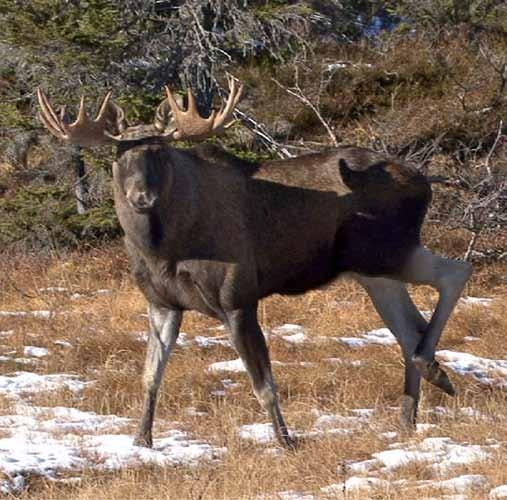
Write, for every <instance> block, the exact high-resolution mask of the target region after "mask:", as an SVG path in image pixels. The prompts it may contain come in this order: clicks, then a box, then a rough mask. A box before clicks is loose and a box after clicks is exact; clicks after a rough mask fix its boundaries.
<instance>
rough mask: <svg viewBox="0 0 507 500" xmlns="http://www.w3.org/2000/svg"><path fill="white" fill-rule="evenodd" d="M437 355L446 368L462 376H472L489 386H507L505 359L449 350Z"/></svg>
mask: <svg viewBox="0 0 507 500" xmlns="http://www.w3.org/2000/svg"><path fill="white" fill-rule="evenodd" d="M436 354H437V356H438V358H439V361H440V362H441V363H442V364H443V365H444V366H447V367H448V368H450V369H451V370H453V371H455V372H456V373H459V374H460V375H471V376H472V377H473V378H474V379H475V380H477V381H478V382H480V383H481V384H484V385H487V386H495V387H506V386H507V360H505V359H488V358H481V357H479V356H474V355H473V354H468V353H466V352H458V351H449V350H443V351H437V353H436Z"/></svg>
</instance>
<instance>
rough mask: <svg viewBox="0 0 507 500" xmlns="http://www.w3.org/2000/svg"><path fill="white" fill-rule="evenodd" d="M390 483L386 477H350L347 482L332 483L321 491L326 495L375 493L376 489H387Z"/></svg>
mask: <svg viewBox="0 0 507 500" xmlns="http://www.w3.org/2000/svg"><path fill="white" fill-rule="evenodd" d="M389 486H390V483H389V481H386V480H385V479H378V478H376V477H357V476H352V477H349V478H348V479H347V480H346V481H345V483H339V484H331V485H329V486H326V487H324V488H321V489H320V491H322V493H324V494H326V495H342V494H343V493H345V494H347V493H352V494H357V493H361V494H363V495H364V494H367V493H374V492H375V490H386V489H387V488H389Z"/></svg>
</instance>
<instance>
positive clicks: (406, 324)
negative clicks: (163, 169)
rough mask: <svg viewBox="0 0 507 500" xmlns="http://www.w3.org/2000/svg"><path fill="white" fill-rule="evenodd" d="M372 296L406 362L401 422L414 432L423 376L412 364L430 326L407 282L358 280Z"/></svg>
mask: <svg viewBox="0 0 507 500" xmlns="http://www.w3.org/2000/svg"><path fill="white" fill-rule="evenodd" d="M357 280H358V281H359V283H360V284H361V285H362V286H363V287H364V288H365V290H366V291H367V292H368V295H369V296H370V298H371V300H372V302H373V305H374V306H375V309H376V310H377V312H378V313H379V315H380V317H381V318H382V320H383V321H384V323H385V325H386V326H387V327H388V328H389V329H390V330H391V332H392V333H393V334H394V336H395V337H396V339H397V340H398V343H399V344H400V347H401V350H402V353H403V358H404V361H405V387H404V394H403V399H402V403H401V416H400V422H401V425H402V427H404V428H406V429H407V430H411V429H413V428H414V427H415V424H416V419H417V407H418V404H419V394H420V386H421V375H420V373H419V371H418V370H417V368H416V366H415V365H414V363H413V361H412V356H413V355H414V351H415V349H416V347H417V345H418V343H419V342H420V340H421V339H422V335H423V333H424V332H425V330H426V328H427V326H428V323H427V321H426V320H425V319H424V317H423V316H422V315H421V313H420V312H419V310H418V309H417V307H416V306H415V304H414V303H413V301H412V299H411V298H410V295H409V294H408V291H407V288H406V286H405V284H404V283H401V282H399V281H395V280H391V279H387V278H367V277H364V276H360V277H358V279H357Z"/></svg>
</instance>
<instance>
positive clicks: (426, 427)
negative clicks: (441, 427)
mask: <svg viewBox="0 0 507 500" xmlns="http://www.w3.org/2000/svg"><path fill="white" fill-rule="evenodd" d="M415 427H416V428H415V431H416V432H417V433H418V434H422V433H424V432H426V431H430V430H431V429H436V428H437V426H436V425H435V424H425V423H422V424H416V426H415Z"/></svg>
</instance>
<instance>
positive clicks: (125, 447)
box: [0, 287, 507, 500]
mask: <svg viewBox="0 0 507 500" xmlns="http://www.w3.org/2000/svg"><path fill="white" fill-rule="evenodd" d="M40 291H47V292H53V293H55V292H58V293H60V292H69V290H67V289H63V288H62V289H58V288H57V287H54V289H51V288H47V289H41V290H40ZM99 292H101V291H98V292H95V293H93V294H92V295H100V294H102V292H101V293H99ZM103 292H104V294H106V293H110V291H109V290H104V291H103ZM89 295H90V294H88V296H89ZM491 300H492V299H482V298H477V297H465V298H463V299H461V300H460V305H461V306H462V307H468V306H488V305H490V304H491ZM54 315H55V313H54V312H53V311H44V310H41V311H0V316H4V317H17V316H21V317H23V316H31V317H36V318H42V319H49V318H52V317H53V316H54ZM217 330H218V329H217ZM220 331H221V329H220ZM13 333H14V332H13V331H10V330H8V331H2V332H0V337H8V336H10V335H12V334H13ZM270 333H271V334H273V335H275V336H277V337H278V338H281V339H282V340H283V341H285V342H287V343H289V344H294V345H299V344H304V343H310V342H318V341H321V340H325V341H334V342H340V343H342V344H345V345H348V346H350V347H354V348H355V347H364V346H366V345H371V344H376V345H385V346H391V345H395V344H396V343H397V342H396V339H395V338H394V336H393V335H392V333H391V332H390V331H389V330H388V329H387V328H380V329H377V330H372V331H370V332H366V333H362V334H360V335H359V336H358V337H314V338H312V337H308V336H307V335H306V333H305V331H304V328H303V327H302V326H300V325H293V324H285V325H282V326H280V327H277V328H273V329H272V331H271V332H270ZM136 335H138V336H140V337H141V338H145V337H146V333H139V334H136ZM178 344H179V345H180V346H183V347H184V346H188V345H190V344H193V345H197V346H198V347H202V348H212V347H214V346H223V347H231V345H230V342H229V340H228V339H227V338H226V337H224V336H223V335H222V336H203V335H198V336H196V337H194V338H190V337H189V336H187V335H186V334H185V333H181V334H180V337H179V339H178ZM53 345H55V346H59V347H61V348H72V347H73V346H72V344H70V343H69V342H67V341H63V340H62V341H58V340H57V341H53ZM55 350H56V349H55ZM50 354H51V353H50V351H49V350H48V349H47V348H42V347H35V346H25V347H24V348H23V355H24V356H25V358H13V357H11V356H13V355H15V351H14V352H10V353H4V355H3V356H0V361H16V362H19V363H40V362H41V359H40V358H45V357H47V356H49V355H50ZM4 358H5V359H4ZM438 359H439V361H440V362H441V363H442V364H443V365H445V366H447V367H449V368H450V369H452V370H454V371H456V372H458V373H459V374H462V375H472V376H473V377H474V378H475V379H476V380H478V381H479V382H481V383H484V384H486V385H494V386H501V387H504V386H506V385H507V361H506V360H492V359H486V358H480V357H478V356H473V355H471V354H467V353H460V352H454V351H439V352H438ZM323 361H325V362H329V363H350V362H348V361H347V360H341V359H338V358H328V359H326V360H323ZM352 363H354V366H356V365H357V366H362V365H363V364H364V363H366V362H365V361H363V360H355V361H353V362H352ZM273 365H275V366H276V365H282V366H292V365H297V366H300V365H302V366H306V365H305V364H300V363H280V362H277V361H273ZM208 371H209V372H211V373H220V372H224V371H225V372H227V371H229V372H237V373H239V372H245V368H244V366H243V363H242V361H241V360H240V359H233V360H230V361H220V362H216V363H212V364H211V365H210V366H209V367H208ZM90 383H93V382H89V381H83V380H81V379H80V378H79V377H78V376H76V375H73V374H65V373H56V374H49V375H40V374H36V373H31V372H24V371H19V372H14V373H10V374H7V375H2V376H0V394H2V395H5V396H6V397H8V398H10V399H11V400H13V405H12V407H11V410H10V411H11V412H12V413H11V414H9V415H3V416H0V436H2V437H1V438H0V472H3V473H5V474H6V475H7V477H9V478H10V479H9V480H6V481H0V493H8V494H13V493H16V492H19V491H21V490H22V489H23V488H24V484H25V482H24V475H25V474H27V473H35V474H40V475H42V476H45V477H47V478H49V479H52V480H55V479H57V480H60V479H64V478H62V474H64V475H68V474H79V471H80V470H82V469H84V468H98V469H118V468H123V467H129V466H136V465H141V464H158V465H174V464H182V465H193V464H196V463H197V462H198V461H200V460H209V459H217V458H220V457H222V456H223V454H224V453H225V452H226V450H225V449H224V448H218V447H214V446H212V445H210V444H209V443H206V442H203V441H199V440H196V439H192V438H190V437H189V436H188V435H187V434H186V433H184V432H182V431H180V430H177V429H166V430H165V431H160V432H158V433H157V435H158V436H160V437H159V439H156V440H155V442H154V448H153V449H151V450H150V449H146V448H141V447H137V446H134V445H133V443H132V426H133V424H134V422H132V421H131V420H130V419H127V418H124V417H119V416H117V415H98V414H96V413H93V412H85V411H81V410H78V409H73V408H65V407H54V408H50V407H36V406H31V405H30V404H29V403H28V401H29V400H28V397H29V396H30V395H32V394H36V393H40V392H44V391H55V390H58V389H60V388H66V389H68V390H71V391H74V392H79V391H82V390H83V389H84V388H85V387H86V386H87V385H88V384H90ZM221 384H222V386H223V389H221V390H219V391H216V392H217V395H218V393H220V395H224V394H225V390H227V389H231V388H234V387H237V386H238V385H240V384H237V383H236V382H234V381H232V380H230V379H223V380H222V381H221ZM373 412H374V410H372V409H358V410H350V412H349V413H350V414H349V415H336V414H328V413H322V412H320V411H318V410H313V411H312V414H313V415H314V417H315V421H314V424H313V426H312V428H311V429H310V430H308V431H301V430H295V431H293V432H292V434H293V435H294V436H295V437H296V438H302V439H305V438H310V439H313V438H322V437H324V438H326V437H329V435H333V434H335V435H351V434H353V433H355V432H360V431H361V429H364V428H365V427H366V426H368V425H377V424H374V423H371V422H372V421H373V418H372V414H373ZM187 413H188V415H190V416H196V417H197V416H203V415H206V414H205V413H203V412H198V411H197V410H196V409H195V408H188V412H187ZM434 413H435V414H437V415H449V414H450V413H451V412H450V410H447V409H444V408H439V407H437V408H435V409H434ZM453 415H456V416H460V417H469V418H475V419H483V418H488V417H487V416H484V415H482V414H480V413H479V412H476V411H475V410H474V409H473V408H470V407H467V408H461V409H456V410H454V413H453ZM435 427H436V426H435V425H434V424H424V423H422V424H419V425H418V429H417V430H418V433H421V432H425V431H426V430H428V429H430V428H431V429H434V428H435ZM381 434H382V435H383V437H385V438H386V440H388V441H393V440H395V439H397V438H398V434H397V433H396V432H382V433H381ZM238 435H239V437H240V438H241V439H245V440H250V441H254V442H256V443H260V444H264V445H266V444H270V443H273V442H274V441H275V436H274V432H273V429H272V427H271V424H267V423H262V424H259V423H257V424H250V425H243V426H241V427H240V428H239V429H238ZM418 439H419V441H418ZM420 439H421V438H420V437H418V438H416V439H412V440H410V441H408V442H405V443H393V444H391V445H389V446H388V448H387V449H386V450H384V451H379V452H376V453H373V454H372V456H371V458H370V459H368V460H363V461H360V462H353V463H350V464H349V466H348V467H347V470H348V474H349V477H347V478H346V480H345V481H344V482H342V483H337V484H332V485H329V486H326V487H323V488H321V494H323V495H326V496H328V495H331V496H333V495H335V496H334V497H335V498H341V496H340V495H343V492H344V491H346V492H349V493H354V494H356V493H358V492H359V493H360V494H364V495H365V497H366V496H368V495H369V494H370V493H371V494H373V493H375V492H377V491H386V490H387V489H388V488H389V487H392V486H393V485H397V487H399V488H402V489H406V488H411V489H412V490H414V489H417V490H423V489H424V488H427V487H428V486H431V487H432V488H433V489H434V488H438V489H439V491H441V492H442V493H445V494H453V495H466V494H467V492H469V491H472V490H481V491H483V490H484V489H485V488H487V487H488V480H487V479H486V478H485V477H484V476H481V475H472V474H469V475H464V476H458V477H454V478H453V477H450V476H452V472H453V470H454V468H455V467H458V466H468V465H469V464H472V463H474V462H477V461H483V460H486V459H488V458H489V457H490V456H491V454H492V453H493V452H494V451H495V450H497V449H498V447H499V445H498V444H496V443H490V444H486V445H476V444H468V443H457V442H455V441H453V440H452V439H450V438H448V437H430V438H426V439H423V440H420ZM414 463H415V464H417V465H418V467H421V468H423V469H424V470H426V471H427V473H426V474H427V475H430V476H431V475H434V476H435V477H438V481H436V480H433V481H431V480H427V481H412V482H410V483H409V482H406V481H405V482H404V480H398V481H388V480H387V479H383V478H382V477H379V476H381V475H384V476H386V477H387V478H389V477H390V476H391V475H392V474H393V473H394V472H395V471H396V470H397V469H398V468H400V467H402V466H405V465H408V464H414ZM337 474H338V477H341V476H342V473H341V471H340V470H337ZM362 476H365V477H362ZM75 479H76V480H79V479H78V478H75ZM405 483H407V484H405ZM506 490H507V486H501V487H498V488H495V489H493V490H491V493H490V498H491V499H497V498H507V491H506ZM418 495H419V493H416V495H415V496H418ZM318 497H319V498H320V495H319V496H318ZM276 498H280V499H284V500H311V499H313V498H317V497H315V496H314V495H313V494H310V493H308V492H297V491H285V492H280V493H277V494H276ZM442 498H444V497H442ZM449 498H450V497H449ZM455 498H458V497H455ZM463 498H466V497H463Z"/></svg>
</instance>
